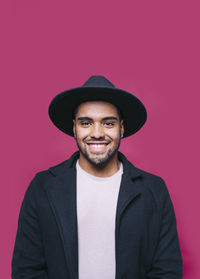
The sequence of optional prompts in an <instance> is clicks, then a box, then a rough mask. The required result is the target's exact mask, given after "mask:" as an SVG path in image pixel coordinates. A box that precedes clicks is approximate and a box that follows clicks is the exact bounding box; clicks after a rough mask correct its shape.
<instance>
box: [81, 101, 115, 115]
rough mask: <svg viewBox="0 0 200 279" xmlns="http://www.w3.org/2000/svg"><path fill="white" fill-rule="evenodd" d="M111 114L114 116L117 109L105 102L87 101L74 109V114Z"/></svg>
mask: <svg viewBox="0 0 200 279" xmlns="http://www.w3.org/2000/svg"><path fill="white" fill-rule="evenodd" d="M108 111H109V112H112V113H115V114H116V115H117V114H118V112H117V107H116V106H115V105H113V104H111V103H109V102H105V101H87V102H83V103H81V104H80V105H79V106H78V107H77V108H76V113H82V112H84V113H86V112H87V113H93V112H96V113H97V112H102V113H103V112H108Z"/></svg>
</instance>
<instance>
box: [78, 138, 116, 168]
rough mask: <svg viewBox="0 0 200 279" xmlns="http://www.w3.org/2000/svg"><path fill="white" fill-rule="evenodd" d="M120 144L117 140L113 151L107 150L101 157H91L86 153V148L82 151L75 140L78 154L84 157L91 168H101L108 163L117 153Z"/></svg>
mask: <svg viewBox="0 0 200 279" xmlns="http://www.w3.org/2000/svg"><path fill="white" fill-rule="evenodd" d="M120 143H121V141H120V138H119V140H118V142H117V144H116V146H115V147H114V148H113V149H109V150H108V151H107V153H106V154H105V155H104V156H103V157H101V156H99V155H96V156H91V155H90V153H89V152H88V150H87V149H86V148H84V149H83V148H82V147H81V146H80V145H79V143H78V141H77V139H76V144H77V146H78V149H79V151H80V153H81V154H82V155H83V156H84V158H85V159H86V160H88V162H90V163H91V164H92V165H93V166H96V167H101V166H104V165H105V164H106V163H108V162H109V161H110V160H111V159H112V158H113V157H114V155H115V154H116V153H117V152H118V149H119V147H120Z"/></svg>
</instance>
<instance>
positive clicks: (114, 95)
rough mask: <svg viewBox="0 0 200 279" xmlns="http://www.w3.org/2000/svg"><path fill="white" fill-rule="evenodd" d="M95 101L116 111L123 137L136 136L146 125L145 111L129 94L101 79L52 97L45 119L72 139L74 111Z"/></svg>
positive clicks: (134, 97) (93, 78) (96, 78)
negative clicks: (119, 116)
mask: <svg viewBox="0 0 200 279" xmlns="http://www.w3.org/2000/svg"><path fill="white" fill-rule="evenodd" d="M95 100H101V101H102V102H106V103H107V102H108V103H111V104H113V106H115V107H118V108H119V110H120V111H121V113H122V114H123V115H122V116H123V124H124V127H125V132H124V137H128V136H130V135H133V134H134V133H136V132H137V131H138V130H140V129H141V127H142V126H143V125H144V123H145V121H146V118H147V114H146V109H145V107H144V105H143V104H142V103H141V101H140V100H139V99H138V98H137V97H136V96H134V95H133V94H131V93H129V92H127V91H125V90H122V89H119V88H116V87H115V86H114V85H113V84H112V83H111V82H110V81H109V80H108V79H106V78H105V77H103V76H91V77H90V78H89V79H88V80H87V81H86V82H85V83H84V84H83V86H81V87H76V88H72V89H69V90H66V91H64V92H62V93H60V94H58V95H57V96H55V97H54V98H53V100H52V101H51V103H50V105H49V116H50V118H51V120H52V122H53V123H54V124H55V126H56V127H57V128H58V129H60V130H61V131H63V132H64V133H66V134H68V135H70V136H73V122H72V120H73V114H74V109H75V108H77V107H78V106H79V105H80V104H82V103H84V102H87V101H95Z"/></svg>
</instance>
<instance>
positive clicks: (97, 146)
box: [87, 142, 109, 153]
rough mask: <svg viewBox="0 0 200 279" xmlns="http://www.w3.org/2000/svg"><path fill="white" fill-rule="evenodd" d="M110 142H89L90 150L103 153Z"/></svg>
mask: <svg viewBox="0 0 200 279" xmlns="http://www.w3.org/2000/svg"><path fill="white" fill-rule="evenodd" d="M108 144H109V143H100V142H99V143H87V145H88V147H89V150H90V152H92V153H103V152H105V151H106V149H107V145H108Z"/></svg>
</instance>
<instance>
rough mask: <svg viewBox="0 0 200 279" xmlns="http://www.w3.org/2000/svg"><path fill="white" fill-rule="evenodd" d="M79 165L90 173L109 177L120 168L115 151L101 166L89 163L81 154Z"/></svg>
mask: <svg viewBox="0 0 200 279" xmlns="http://www.w3.org/2000/svg"><path fill="white" fill-rule="evenodd" d="M79 165H80V167H81V168H82V169H83V170H84V171H86V172H88V173H89V174H91V175H94V176H99V177H109V176H112V175H113V174H115V173H116V172H117V171H118V170H119V169H120V161H119V160H118V154H117V153H116V154H115V155H114V156H113V157H112V158H111V159H110V160H109V161H108V162H107V163H105V164H104V165H101V166H95V165H93V164H92V163H90V162H89V161H88V160H87V159H86V158H85V157H83V155H82V154H80V158H79Z"/></svg>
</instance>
